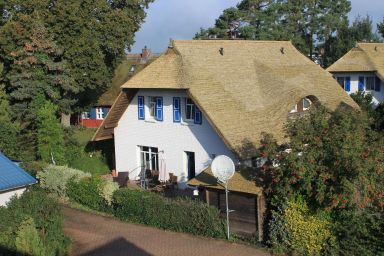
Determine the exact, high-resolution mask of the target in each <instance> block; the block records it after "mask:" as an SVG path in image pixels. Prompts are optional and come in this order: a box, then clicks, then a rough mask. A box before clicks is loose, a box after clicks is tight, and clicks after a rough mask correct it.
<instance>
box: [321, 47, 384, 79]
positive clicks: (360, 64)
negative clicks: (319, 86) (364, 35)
mask: <svg viewBox="0 0 384 256" xmlns="http://www.w3.org/2000/svg"><path fill="white" fill-rule="evenodd" d="M327 71H329V72H332V73H337V72H375V73H376V75H377V76H378V77H379V78H380V79H381V80H384V43H358V44H357V46H356V47H354V48H353V49H352V50H350V51H349V52H348V53H347V54H345V55H344V56H343V57H341V58H340V59H339V60H338V61H336V62H335V63H334V64H333V65H331V66H330V67H329V68H328V69H327Z"/></svg>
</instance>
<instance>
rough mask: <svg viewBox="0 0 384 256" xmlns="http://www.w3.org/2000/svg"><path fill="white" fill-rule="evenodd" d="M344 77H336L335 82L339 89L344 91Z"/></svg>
mask: <svg viewBox="0 0 384 256" xmlns="http://www.w3.org/2000/svg"><path fill="white" fill-rule="evenodd" d="M344 80H345V79H344V77H338V78H337V82H338V83H339V84H340V86H341V88H343V89H344Z"/></svg>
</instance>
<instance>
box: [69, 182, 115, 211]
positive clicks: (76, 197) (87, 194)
mask: <svg viewBox="0 0 384 256" xmlns="http://www.w3.org/2000/svg"><path fill="white" fill-rule="evenodd" d="M104 184H105V183H104V181H103V180H102V179H100V178H99V177H90V178H83V179H81V180H80V181H76V180H73V179H71V180H70V181H69V182H68V184H67V195H68V197H69V199H70V200H72V201H74V202H77V203H79V204H82V205H85V206H87V207H89V208H91V209H93V210H97V211H106V212H108V211H109V210H110V207H109V205H108V201H107V200H106V199H104V197H103V196H102V193H103V187H104Z"/></svg>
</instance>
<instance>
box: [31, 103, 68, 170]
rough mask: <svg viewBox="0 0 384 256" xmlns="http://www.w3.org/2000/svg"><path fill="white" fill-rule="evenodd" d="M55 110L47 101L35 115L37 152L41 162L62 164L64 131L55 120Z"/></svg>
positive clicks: (63, 157) (63, 161)
mask: <svg viewBox="0 0 384 256" xmlns="http://www.w3.org/2000/svg"><path fill="white" fill-rule="evenodd" d="M56 109H57V107H56V106H55V105H54V104H53V103H51V102H49V101H47V102H45V104H44V105H43V106H42V107H41V108H40V109H39V111H38V113H37V117H38V126H37V142H38V148H37V150H38V154H39V157H40V158H41V159H42V160H43V161H45V162H48V163H49V162H52V161H55V162H56V163H57V164H64V163H65V162H66V160H65V151H64V131H63V128H62V126H61V124H60V122H59V120H58V119H57V118H56Z"/></svg>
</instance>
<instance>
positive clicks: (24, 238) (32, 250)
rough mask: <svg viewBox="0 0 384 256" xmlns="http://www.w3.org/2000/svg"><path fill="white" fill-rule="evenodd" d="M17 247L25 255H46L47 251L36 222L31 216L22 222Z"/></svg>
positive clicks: (17, 237) (17, 235) (17, 234)
mask: <svg viewBox="0 0 384 256" xmlns="http://www.w3.org/2000/svg"><path fill="white" fill-rule="evenodd" d="M15 245H16V249H17V252H20V253H22V254H25V255H34V256H45V255H47V252H46V251H45V247H44V244H43V241H42V240H41V238H40V236H39V233H38V232H37V230H36V227H35V222H34V221H33V219H32V218H31V217H29V218H27V219H25V220H24V221H22V222H21V224H20V227H19V229H18V231H17V233H16V242H15Z"/></svg>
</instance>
